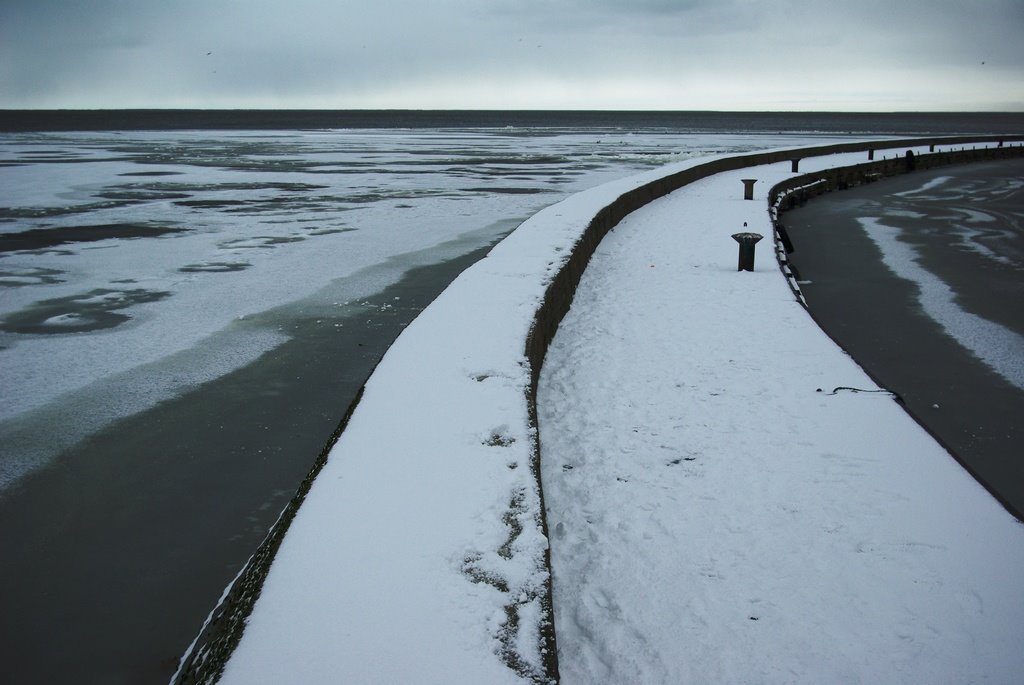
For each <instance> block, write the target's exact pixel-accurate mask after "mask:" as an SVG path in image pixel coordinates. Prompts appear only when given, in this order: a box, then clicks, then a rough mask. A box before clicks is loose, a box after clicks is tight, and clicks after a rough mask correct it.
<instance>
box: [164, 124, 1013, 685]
mask: <svg viewBox="0 0 1024 685" xmlns="http://www.w3.org/2000/svg"><path fill="white" fill-rule="evenodd" d="M994 141H1000V142H1003V141H1006V142H1009V141H1024V136H997V137H993V136H988V137H978V136H974V137H955V138H946V137H944V138H924V139H922V138H917V139H899V140H886V141H873V142H870V143H865V142H859V143H843V144H837V145H827V146H817V147H810V148H801V149H798V150H785V151H774V152H764V153H755V154H749V155H740V156H734V157H723V158H720V159H715V160H712V161H710V162H707V163H704V164H700V165H697V166H693V167H690V168H687V169H684V170H683V171H679V172H676V173H672V174H668V175H666V176H664V177H661V178H658V179H656V180H654V181H651V182H650V183H647V184H645V185H642V186H640V187H637V188H635V189H633V190H631V191H628V192H626V193H624V194H622V195H621V196H619V197H618V198H617V199H616V200H614V201H613V202H611V203H610V204H608V205H607V206H605V207H604V208H603V209H601V210H600V211H599V212H597V214H596V215H595V216H594V217H593V219H592V220H591V221H590V222H589V224H588V226H587V228H586V229H585V230H584V231H583V232H582V234H581V236H580V238H579V240H578V241H577V243H576V244H575V246H574V247H573V249H572V251H571V253H570V255H569V256H568V258H567V259H566V261H565V262H564V264H563V266H562V267H561V269H560V270H559V271H558V272H557V274H556V275H555V276H554V278H553V279H552V280H551V282H550V284H549V285H548V287H547V290H546V292H545V295H544V298H543V301H542V303H541V305H540V307H539V308H538V309H537V312H536V315H535V317H534V321H533V325H532V327H531V329H530V332H529V334H528V336H527V338H526V340H525V341H524V345H525V352H526V356H527V358H528V360H529V363H530V367H531V376H532V380H531V383H530V387H529V389H528V398H527V401H528V404H529V412H530V417H531V421H532V422H533V424H534V426H536V423H537V414H536V392H537V381H538V379H539V377H540V371H541V367H542V365H543V362H544V356H545V354H546V352H547V349H548V346H549V345H550V343H551V340H552V339H553V338H554V335H555V332H556V331H557V329H558V325H559V323H560V322H561V320H562V318H563V317H564V316H565V314H566V312H567V311H568V310H569V307H570V306H571V304H572V300H573V296H574V294H575V292H576V287H577V286H578V284H579V282H580V278H581V277H582V275H583V272H584V270H585V269H586V266H587V263H588V262H589V261H590V258H591V256H592V255H593V253H594V251H595V250H596V248H597V245H598V244H599V243H600V242H601V240H602V239H603V238H604V236H605V235H606V234H607V233H608V231H610V230H611V229H612V228H613V227H614V226H615V225H616V224H618V223H619V221H621V220H622V219H623V218H624V217H625V216H626V215H627V214H629V213H631V212H633V211H635V210H636V209H638V208H640V207H642V206H643V205H645V204H647V203H648V202H651V201H652V200H655V199H657V198H660V197H662V196H664V195H667V194H668V193H670V192H672V191H674V190H676V189H678V188H681V187H682V186H684V185H687V184H689V183H692V182H694V181H697V180H700V179H702V178H706V177H709V176H712V175H714V174H718V173H721V172H724V171H733V170H737V169H742V168H747V167H754V166H760V165H763V164H771V163H776V162H780V161H792V160H799V159H802V158H804V157H812V156H822V155H829V154H838V153H848V152H865V153H867V152H868V151H870V150H879V151H880V150H895V149H900V148H906V147H908V146H914V147H920V146H924V145H933V146H936V147H939V146H953V145H955V146H961V147H963V146H968V145H971V144H975V143H982V142H987V143H992V142H994ZM1004 151H1005V152H1004ZM1013 151H1016V152H1013ZM957 152H958V153H959V152H960V151H957ZM1022 153H1024V148H1021V147H1014V148H1005V147H1004V148H996V149H988V150H976V151H964V152H963V153H962V155H961V157H956V158H954V157H953V156H952V155H953V154H954V153H951V152H944V153H936V154H937V155H945V156H946V157H944V159H950V160H952V161H949V162H947V163H956V162H957V161H967V158H966V157H965V155H966V156H970V157H971V158H972V159H973V158H978V159H981V158H986V159H987V158H992V157H991V156H990V155H995V154H1000V155H1003V154H1022ZM923 157H924V156H921V157H919V163H920V164H921V166H920V167H919V168H926V166H925V164H926V162H925V161H924V159H923ZM927 157H932V155H927ZM872 165H873V166H871V169H872V170H871V171H867V172H865V171H864V170H862V169H861V166H863V165H858V166H857V167H851V169H856V170H857V171H855V172H851V173H852V174H853V175H852V176H850V178H860V177H861V176H858V174H861V175H863V174H864V173H882V171H884V170H892V173H898V172H899V171H902V170H903V169H905V160H904V159H901V158H896V159H893V160H882V161H878V162H873V163H872ZM876 167H877V168H878V169H879V170H880V171H877V172H876V171H874V169H875V168H876ZM840 171H843V170H837V171H836V173H837V174H839V172H840ZM800 178H804V184H806V183H809V182H811V181H809V180H807V179H806V178H805V177H800ZM830 178H831V177H830ZM839 178H845V177H843V176H841V175H837V176H835V179H839ZM832 182H833V183H838V182H839V181H838V180H833V181H832ZM793 183H794V184H795V185H799V183H795V180H794V182H793ZM783 185H785V184H783ZM780 192H781V191H780ZM358 402H359V397H357V398H356V399H355V401H354V402H353V404H352V406H351V407H350V408H349V410H348V412H347V413H346V415H345V417H344V418H343V419H342V421H341V423H340V424H339V425H338V428H337V429H336V430H335V433H334V435H333V436H332V439H331V441H330V442H329V443H328V444H327V445H326V446H325V447H324V449H323V450H322V451H321V453H320V455H319V457H318V458H317V460H316V461H315V462H314V465H313V468H312V470H311V471H310V473H309V475H308V476H307V477H306V479H305V480H304V481H303V483H302V484H301V486H300V487H299V490H298V491H297V493H296V495H295V497H294V498H293V499H292V500H291V502H290V503H289V504H288V506H287V507H286V508H285V510H284V511H283V512H282V514H281V516H280V518H279V519H278V521H277V523H276V524H275V525H274V527H273V528H272V529H271V531H270V533H269V534H268V536H267V538H266V539H265V540H264V542H263V544H261V546H260V547H259V549H258V550H257V551H256V552H255V553H254V554H253V556H252V557H251V558H250V560H249V562H248V563H247V564H246V566H245V567H244V568H243V569H242V570H241V572H240V573H239V575H238V577H237V578H236V579H235V581H234V582H233V583H232V585H231V586H230V587H229V588H228V589H227V590H226V592H225V594H224V596H223V597H222V599H221V601H220V603H219V604H218V606H217V607H216V608H215V609H214V611H213V612H212V613H211V614H210V617H209V618H208V619H207V622H206V624H205V625H204V626H203V628H202V630H201V632H200V634H199V636H198V637H197V638H196V640H195V642H194V643H193V646H192V648H190V650H189V651H188V653H187V654H186V655H185V657H184V658H183V661H182V664H181V667H180V669H179V671H178V673H177V674H176V676H175V678H174V680H173V682H174V683H181V684H191V683H209V682H215V681H216V679H217V677H218V676H219V674H220V672H221V671H222V669H223V666H224V663H225V662H226V661H227V658H228V657H229V656H230V654H231V653H232V651H233V649H234V647H235V646H236V645H237V644H238V641H239V639H240V637H241V634H242V630H243V629H244V626H245V620H246V618H247V617H248V616H249V614H250V612H251V611H252V607H253V605H254V603H255V601H256V599H257V598H258V597H259V594H260V591H261V589H262V584H263V580H264V579H265V578H266V575H267V573H268V572H269V569H270V565H271V563H272V562H273V559H274V555H275V553H276V551H277V549H278V547H279V546H280V544H281V540H282V539H283V538H284V535H285V533H286V532H287V530H288V526H289V524H290V523H291V521H292V519H293V518H294V517H295V513H296V512H297V511H298V508H299V506H301V504H302V502H303V500H304V499H305V497H306V494H307V493H308V492H309V489H310V487H311V486H312V483H313V481H314V480H315V479H316V476H317V474H318V473H319V472H320V469H321V468H322V466H323V465H324V463H325V462H326V460H327V455H328V453H329V452H330V450H331V448H332V447H333V445H334V443H335V442H336V441H337V439H338V437H339V436H340V435H341V433H342V432H343V431H344V429H345V426H346V424H347V422H348V418H349V417H350V416H351V414H352V412H353V411H354V409H355V407H356V405H357V404H358ZM534 433H535V435H537V432H536V431H535V432H534ZM536 440H537V441H538V442H537V444H536V445H535V449H534V451H533V453H534V463H533V465H532V468H533V477H534V478H535V479H536V480H537V483H538V484H540V455H541V445H540V444H539V436H538V437H537V438H536ZM539 489H540V492H541V495H542V496H543V488H539ZM541 510H542V511H543V506H542V509H541ZM542 525H543V526H544V528H545V531H544V532H545V533H546V532H547V531H546V522H542ZM545 610H546V611H548V612H550V611H551V600H550V586H548V601H547V603H546V607H545ZM546 624H547V625H548V626H553V621H551V620H548V621H546ZM543 638H544V640H545V642H546V643H547V655H548V657H549V659H548V662H547V663H546V664H545V667H546V670H547V673H548V677H549V679H550V680H552V681H556V680H557V678H558V664H557V650H556V646H555V635H554V632H553V627H551V628H550V630H549V631H548V633H547V634H546V635H544V636H543Z"/></svg>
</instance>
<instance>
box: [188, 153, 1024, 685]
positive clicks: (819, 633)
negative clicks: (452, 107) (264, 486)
mask: <svg viewBox="0 0 1024 685" xmlns="http://www.w3.org/2000/svg"><path fill="white" fill-rule="evenodd" d="M953 145H955V146H956V147H957V148H959V147H962V146H965V145H968V146H969V145H981V146H982V147H984V148H985V150H988V152H985V151H980V150H979V151H974V152H971V154H976V155H979V156H980V155H985V154H1004V153H1005V154H1013V153H1014V150H1017V151H1018V152H1019V149H1017V148H1003V147H997V146H998V145H1000V142H999V141H989V140H985V141H982V140H978V139H956V140H955V141H953V140H945V139H942V140H939V139H935V140H915V141H891V142H879V141H873V142H872V143H870V144H868V143H863V144H844V145H835V146H829V147H823V148H805V149H801V150H797V151H792V150H791V151H776V152H768V153H756V154H750V155H739V156H734V157H724V158H714V159H705V160H694V161H689V162H684V163H681V164H677V165H673V166H670V167H667V168H665V169H662V170H659V171H656V172H651V173H648V174H642V175H639V176H636V177H632V178H630V179H626V180H623V181H617V182H614V183H611V184H607V185H604V186H600V187H598V188H594V189H592V190H589V191H586V192H583V193H580V194H578V195H575V196H572V197H571V198H569V199H567V200H565V201H563V202H560V203H558V204H555V205H552V206H550V207H548V208H547V209H545V210H543V211H541V212H540V213H538V214H537V215H535V216H534V217H532V218H531V219H530V220H528V221H526V222H524V224H522V225H521V226H520V227H519V228H518V229H517V230H516V231H515V232H513V233H512V234H511V235H510V236H509V237H508V238H507V239H505V240H504V241H503V242H502V243H500V244H499V245H498V246H497V247H495V249H494V250H492V252H491V253H490V254H489V255H488V256H487V257H486V258H485V259H483V260H481V261H480V262H478V263H477V264H476V265H474V266H473V267H471V268H470V269H468V270H467V271H466V272H464V273H463V274H462V276H460V277H459V278H458V279H457V280H456V281H455V282H454V283H453V284H452V285H451V286H450V287H449V288H448V289H447V290H446V291H445V292H444V293H443V294H442V295H441V296H440V297H439V298H438V299H437V300H436V301H435V302H434V303H433V304H432V305H431V306H430V307H429V308H428V309H426V310H425V311H424V312H423V314H422V315H421V316H420V317H419V318H417V319H416V320H415V321H414V322H413V324H412V325H410V326H409V327H408V329H407V330H406V332H405V333H403V335H402V336H400V338H399V339H398V341H397V342H396V343H395V344H394V346H393V347H392V348H391V349H390V350H389V352H388V353H387V355H386V356H385V357H384V359H383V360H382V361H381V363H380V364H379V366H378V367H377V370H376V371H375V372H374V374H373V375H372V376H371V378H370V379H369V381H368V382H367V383H366V386H365V388H364V392H363V393H362V397H361V399H360V400H359V401H358V404H357V405H356V406H355V407H354V408H353V411H352V412H351V414H350V416H349V417H348V419H347V422H346V424H345V426H344V430H341V431H339V437H338V439H337V442H336V443H335V444H334V446H333V448H332V449H331V450H330V451H329V453H328V452H325V454H324V458H323V459H322V460H321V462H320V464H319V466H318V469H317V471H316V472H315V473H314V474H312V475H311V478H310V479H309V481H308V482H307V484H306V486H304V490H303V492H302V493H300V495H299V496H298V497H297V498H296V501H295V502H294V503H293V506H292V507H290V508H289V510H287V511H286V512H285V513H284V514H283V515H282V520H281V524H280V525H279V526H278V527H277V528H276V529H275V531H274V532H273V533H272V534H271V538H270V540H269V541H268V544H267V545H265V546H264V548H263V549H262V550H261V552H260V554H259V555H257V557H254V560H253V562H252V563H251V564H250V565H249V566H248V567H247V568H246V569H245V570H243V572H242V574H241V575H240V577H239V579H238V581H237V582H236V584H235V585H234V586H233V587H232V588H230V589H229V590H228V591H227V592H226V595H225V601H224V602H223V603H222V605H221V607H219V608H218V609H217V611H216V612H215V613H214V615H213V616H212V617H211V621H210V622H209V624H208V626H207V627H206V629H205V630H204V633H203V634H202V635H201V636H200V637H199V638H198V640H197V643H196V646H195V647H194V649H193V650H191V651H190V654H188V655H187V656H186V658H185V660H184V661H183V667H182V669H181V670H180V672H179V674H178V676H177V678H176V680H177V681H178V682H183V683H184V682H206V681H207V679H210V678H215V677H216V676H217V674H219V673H221V670H222V669H223V673H222V675H221V680H220V682H225V683H258V682H267V683H271V682H305V683H316V682H323V683H328V682H339V681H345V682H348V681H352V682H439V683H440V682H446V683H450V682H467V683H470V682H474V683H475V682H488V683H500V682H510V683H511V682H548V681H552V680H556V679H558V678H559V676H561V677H562V679H563V680H565V681H566V682H587V681H592V680H598V681H607V682H615V681H644V682H658V681H664V682H676V681H683V680H686V679H687V678H692V679H695V680H701V681H708V682H710V681H743V680H744V679H748V680H749V679H753V680H759V679H760V680H767V681H772V680H776V679H779V678H782V677H783V675H784V674H789V675H788V676H785V677H786V678H789V679H792V680H796V681H805V682H827V681H835V680H837V679H838V680H842V679H843V678H847V679H849V677H853V676H857V677H859V678H861V679H863V680H879V679H882V680H885V679H887V678H883V677H882V676H886V675H892V674H893V673H897V675H899V674H903V676H901V677H903V678H904V679H907V678H910V680H918V681H920V680H934V678H931V677H930V676H932V675H945V674H953V675H954V676H955V679H957V680H962V679H963V678H968V679H969V678H971V677H979V678H980V676H981V675H988V676H990V677H992V678H993V679H995V680H999V678H1001V677H1002V676H1003V675H1005V674H1008V673H1018V672H1019V671H1020V669H1021V667H1024V662H1022V661H1021V657H1020V654H1019V650H1018V649H1016V647H1018V646H1019V645H1018V644H1015V640H1014V635H1015V633H1014V631H1013V628H1014V625H1013V618H1014V617H1015V616H1016V615H1019V613H1020V611H1021V610H1022V609H1024V605H1022V599H1021V598H1022V597H1024V592H1021V590H1022V589H1024V586H1021V584H1020V581H1018V580H1013V579H1012V578H1013V577H1014V576H1013V574H1012V572H1011V571H1010V569H1015V568H1019V567H1020V566H1021V564H1022V563H1024V529H1022V528H1021V526H1020V525H1019V523H1018V522H1017V521H1016V520H1014V519H1013V517H1012V516H1010V515H1009V514H1007V513H1006V512H1005V511H1004V510H1003V509H1002V508H1001V507H1000V506H999V504H998V503H996V502H995V501H994V500H993V499H992V498H991V497H990V496H989V495H988V493H986V492H985V491H984V490H983V489H982V488H981V487H980V486H978V485H977V484H976V483H975V482H974V481H973V480H972V479H971V478H970V477H969V476H968V475H967V474H966V473H965V472H963V471H962V470H960V468H959V466H958V465H957V464H956V463H955V462H954V461H953V460H952V459H951V458H950V457H949V455H948V454H946V453H945V452H944V451H943V450H941V448H939V447H938V445H937V444H936V443H935V442H934V441H933V440H932V439H931V438H930V437H929V436H928V435H927V433H925V432H924V431H923V429H921V428H920V427H919V426H918V425H917V424H916V423H914V422H913V420H911V419H910V418H909V417H907V416H906V415H905V414H904V413H903V411H902V410H901V409H900V407H899V406H898V405H897V404H895V403H894V402H892V401H891V400H889V399H888V398H887V397H886V395H885V393H843V392H835V391H833V388H837V387H841V386H842V387H845V386H849V387H856V388H859V389H875V390H878V389H879V388H877V387H876V386H874V385H873V384H872V382H871V380H870V379H869V378H867V377H866V376H865V375H864V374H863V372H862V371H860V369H859V368H858V367H857V366H856V365H855V364H854V363H853V362H852V361H851V360H850V359H849V358H848V357H847V356H846V355H844V354H843V353H842V352H841V351H840V350H839V349H838V348H837V347H836V346H835V345H834V344H833V343H832V342H831V341H830V340H829V339H828V338H827V337H826V336H825V335H824V334H822V333H821V332H820V331H819V330H818V329H817V327H816V326H815V325H814V324H813V322H812V321H811V320H810V318H809V317H808V316H807V314H806V312H805V311H804V309H803V308H802V307H801V306H800V304H799V303H798V302H797V300H796V298H794V296H793V294H792V293H791V291H790V289H789V284H788V283H787V279H786V278H785V276H784V274H783V273H780V270H779V269H778V268H777V267H776V265H775V263H774V260H773V259H771V258H769V256H768V254H769V250H765V249H762V250H761V255H760V257H759V261H758V266H757V269H756V270H755V271H754V272H753V273H746V272H744V273H740V274H737V273H736V268H735V264H736V252H735V250H736V245H735V243H734V242H733V241H732V240H731V239H730V238H729V236H730V234H732V233H735V232H737V231H738V230H740V228H741V227H742V225H743V224H744V223H746V224H747V229H746V230H749V231H753V232H758V233H762V234H764V235H772V232H773V226H772V223H771V215H770V213H769V212H768V206H767V205H768V203H767V197H766V194H764V192H763V193H762V194H760V195H758V194H756V193H755V197H754V200H753V201H748V200H744V199H743V195H742V189H743V184H742V182H741V178H740V177H741V176H742V177H744V178H754V177H756V178H757V179H758V183H759V187H760V188H763V189H764V191H767V190H768V189H769V188H771V187H774V186H776V185H778V184H781V183H784V182H786V181H787V180H788V179H790V178H793V177H794V175H795V174H796V171H795V168H796V167H797V164H795V163H794V162H793V160H797V159H798V160H800V161H799V167H800V170H799V173H801V174H803V173H808V172H812V171H816V170H825V169H832V168H841V167H850V166H852V165H856V164H860V163H862V162H864V161H865V153H866V152H867V151H868V150H876V151H877V152H876V153H875V157H876V163H877V164H878V165H879V166H878V173H886V170H887V169H891V170H892V171H898V170H900V169H902V168H903V167H902V165H905V164H906V163H907V161H906V159H907V158H906V155H905V153H906V152H907V151H908V150H910V151H913V152H914V155H915V158H916V160H917V162H916V163H917V164H926V163H927V162H925V158H926V157H929V153H930V150H931V148H932V146H937V147H938V151H937V152H936V153H935V155H936V156H935V157H933V158H932V159H933V160H934V161H936V162H938V161H942V160H943V157H941V155H943V154H946V155H947V157H946V158H945V159H953V155H955V154H956V153H951V152H950V150H949V146H953ZM944 146H945V150H944V149H943V148H944ZM997 150H998V151H999V152H996V151H997ZM886 152H888V154H889V155H892V159H891V160H886V159H884V157H885V154H886ZM968 152H969V151H964V152H963V153H961V154H964V155H966V154H968ZM879 157H882V159H878V158H879ZM870 173H875V172H874V171H872V172H870ZM858 178H866V177H863V176H857V177H851V178H850V179H847V180H846V181H844V182H847V183H849V182H855V181H856V179H858ZM613 228H614V229H615V231H614V232H613V233H612V234H611V235H608V234H609V232H610V231H611V229H613ZM595 254H596V257H595V259H594V260H592V259H591V257H592V256H594V255H595ZM588 264H589V266H588ZM581 278H582V281H581ZM578 286H579V290H578V293H577V288H578ZM574 296H576V300H575V301H574ZM570 305H572V310H571V311H570ZM566 312H569V314H568V318H566V319H565V321H564V322H563V316H565V315H566ZM556 331H557V335H556ZM552 341H554V342H553V343H552ZM549 347H550V351H549ZM546 356H547V361H546V362H545V357H546ZM542 363H543V364H544V366H543V372H542ZM538 388H540V391H541V392H540V397H539V403H538V402H537V398H538ZM819 388H820V389H821V390H820V391H819ZM538 407H539V409H538ZM538 415H539V416H538ZM538 424H539V432H538ZM911 479H913V482H914V485H913V487H908V481H910V480H911ZM542 481H543V484H544V488H543V493H542V490H541V487H540V484H541V482H542ZM545 497H546V498H547V502H546V505H547V512H548V518H547V519H545V507H544V504H545V503H544V498H545ZM950 498H955V499H956V501H957V506H956V507H955V508H951V507H948V506H947V504H948V501H949V499H950ZM299 504H301V507H299ZM285 533H287V534H285ZM549 537H550V539H551V551H550V558H551V561H550V564H549V545H548V539H549ZM552 569H553V572H554V581H553V588H554V592H553V597H554V606H555V609H556V610H555V611H554V617H553V619H552V614H553V612H552V605H551V599H552V578H551V575H550V571H551V570H552ZM1006 577H1010V578H1011V580H1006V579H1005V578H1006ZM552 620H554V626H552ZM879 626H883V627H884V630H880V629H879ZM556 634H557V636H558V643H557V650H558V658H560V659H561V664H559V662H558V659H556V654H555V648H556V643H555V635H556ZM837 645H853V646H852V647H849V648H847V647H837ZM886 650H888V651H886ZM972 650H973V651H972ZM882 653H886V654H887V656H885V657H881V656H880V654H882ZM968 662H969V663H968ZM993 663H996V664H997V665H998V669H995V668H993V669H989V670H986V669H987V668H988V667H987V664H993ZM829 668H831V669H832V670H828V669H829ZM823 669H824V670H823ZM921 669H931V670H921ZM949 669H952V670H949ZM957 669H959V670H957ZM979 669H980V670H979ZM921 675H923V677H917V676H921ZM911 676H914V677H913V678H911ZM961 676H962V677H963V678H961ZM783 679H784V678H783ZM910 680H908V682H909V681H910Z"/></svg>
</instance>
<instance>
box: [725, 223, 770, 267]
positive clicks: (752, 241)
mask: <svg viewBox="0 0 1024 685" xmlns="http://www.w3.org/2000/svg"><path fill="white" fill-rule="evenodd" d="M763 237H764V236H763V235H761V234H760V233H748V232H743V233H733V234H732V238H733V240H735V241H736V242H737V243H739V244H740V261H739V267H738V268H737V269H736V270H737V271H753V270H754V248H755V246H756V245H757V241H758V240H760V239H761V238H763Z"/></svg>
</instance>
